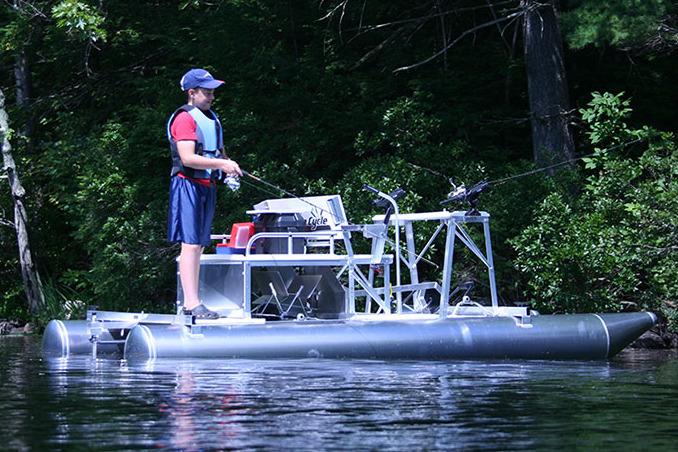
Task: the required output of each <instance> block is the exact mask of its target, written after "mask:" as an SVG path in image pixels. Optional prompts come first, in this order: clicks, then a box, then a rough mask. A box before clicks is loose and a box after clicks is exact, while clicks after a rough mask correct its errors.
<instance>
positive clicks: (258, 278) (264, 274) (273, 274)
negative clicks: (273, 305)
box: [251, 270, 289, 298]
mask: <svg viewBox="0 0 678 452" xmlns="http://www.w3.org/2000/svg"><path fill="white" fill-rule="evenodd" d="M251 274H252V282H253V283H254V285H255V290H257V291H258V292H260V293H261V294H262V295H272V291H271V286H273V289H274V290H275V292H276V294H277V295H278V297H280V298H282V297H286V296H288V295H289V291H288V290H287V286H286V285H285V281H283V278H282V275H281V274H280V272H277V271H265V270H252V273H251Z"/></svg>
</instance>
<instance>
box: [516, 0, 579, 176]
mask: <svg viewBox="0 0 678 452" xmlns="http://www.w3.org/2000/svg"><path fill="white" fill-rule="evenodd" d="M522 5H523V7H524V8H525V10H526V13H525V17H524V33H523V40H524V51H525V69H526V71H527V90H528V95H529V98H530V118H531V119H530V122H531V124H532V150H533V154H534V161H535V163H536V164H537V166H539V167H544V166H548V165H553V164H555V163H560V162H564V161H567V160H570V159H572V158H574V142H573V140H572V134H571V132H570V128H569V124H568V122H569V110H570V99H569V95H568V90H567V79H566V77H565V64H564V63H563V43H562V38H561V36H560V28H559V27H558V18H557V15H556V9H555V5H554V1H553V0H551V1H546V2H545V1H544V0H539V1H536V0H523V2H522ZM551 173H553V171H551Z"/></svg>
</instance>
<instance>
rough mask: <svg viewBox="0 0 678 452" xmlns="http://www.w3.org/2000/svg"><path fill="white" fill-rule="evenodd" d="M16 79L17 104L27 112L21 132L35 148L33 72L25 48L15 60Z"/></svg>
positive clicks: (28, 145)
mask: <svg viewBox="0 0 678 452" xmlns="http://www.w3.org/2000/svg"><path fill="white" fill-rule="evenodd" d="M14 80H15V81H16V104H17V105H18V106H19V107H20V108H22V110H23V111H24V112H25V113H26V116H25V123H24V125H23V127H22V129H21V134H22V135H23V136H24V137H25V138H26V147H27V149H28V150H29V152H30V151H32V150H33V130H34V128H35V127H34V124H35V121H34V120H33V114H32V112H31V111H30V110H29V108H30V105H29V104H30V100H31V73H30V71H29V70H28V55H27V53H26V50H25V49H21V50H19V51H18V52H17V54H16V57H15V60H14Z"/></svg>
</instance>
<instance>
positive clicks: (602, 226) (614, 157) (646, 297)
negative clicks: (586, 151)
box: [513, 93, 678, 329]
mask: <svg viewBox="0 0 678 452" xmlns="http://www.w3.org/2000/svg"><path fill="white" fill-rule="evenodd" d="M581 113H582V118H583V119H584V121H585V122H586V123H587V124H588V126H589V132H588V136H589V139H590V141H591V143H592V144H594V145H596V149H595V155H594V157H592V158H590V159H588V160H587V161H586V169H587V170H588V175H587V179H586V184H585V186H584V189H583V191H582V193H581V195H580V196H579V197H578V198H576V199H574V200H571V201H570V200H568V199H567V197H566V196H565V195H564V194H561V193H554V194H552V195H550V196H548V197H547V198H546V199H545V200H544V202H543V204H542V209H541V211H540V213H539V214H538V215H537V217H536V220H535V222H534V224H533V225H532V226H529V227H527V228H526V229H525V230H524V231H523V232H522V234H520V235H519V236H518V237H517V238H516V239H515V240H514V241H513V244H514V246H515V247H516V249H517V252H518V258H517V260H516V266H517V268H518V269H519V270H521V271H523V272H525V273H526V274H527V275H528V285H529V289H530V290H531V295H530V298H531V301H532V302H533V303H534V305H535V306H536V307H537V308H538V309H541V310H544V311H548V312H579V311H619V310H622V309H625V308H633V309H648V310H649V309H655V310H660V311H661V312H663V313H664V314H665V315H667V316H668V317H670V318H673V319H674V321H673V322H674V323H673V325H672V327H673V328H674V329H675V328H676V326H678V325H676V323H675V306H676V305H675V300H676V299H677V298H678V253H676V249H677V247H676V243H678V232H676V229H675V224H676V223H678V178H676V175H678V146H676V140H675V137H674V136H673V135H672V134H670V133H665V132H659V131H656V130H653V129H651V128H648V127H643V128H640V129H632V128H630V127H628V126H627V125H626V122H625V121H626V119H627V118H628V116H629V114H630V113H631V108H630V107H629V102H628V100H624V99H623V98H622V95H621V94H620V95H616V96H613V95H610V94H603V95H599V94H597V93H595V94H594V97H593V100H592V101H591V102H589V104H588V108H585V109H582V110H581ZM671 313H673V314H671Z"/></svg>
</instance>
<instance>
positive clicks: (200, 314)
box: [184, 303, 219, 320]
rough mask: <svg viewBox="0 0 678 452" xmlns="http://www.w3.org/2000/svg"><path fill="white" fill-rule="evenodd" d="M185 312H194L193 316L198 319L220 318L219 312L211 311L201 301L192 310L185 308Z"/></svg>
mask: <svg viewBox="0 0 678 452" xmlns="http://www.w3.org/2000/svg"><path fill="white" fill-rule="evenodd" d="M184 313H185V314H189V313H190V314H192V315H193V317H195V318H196V319H208V320H216V319H218V318H219V313H217V312H214V311H210V310H209V309H207V307H206V306H205V305H204V304H202V303H200V304H199V305H198V306H196V307H194V308H193V309H191V310H186V309H184Z"/></svg>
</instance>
